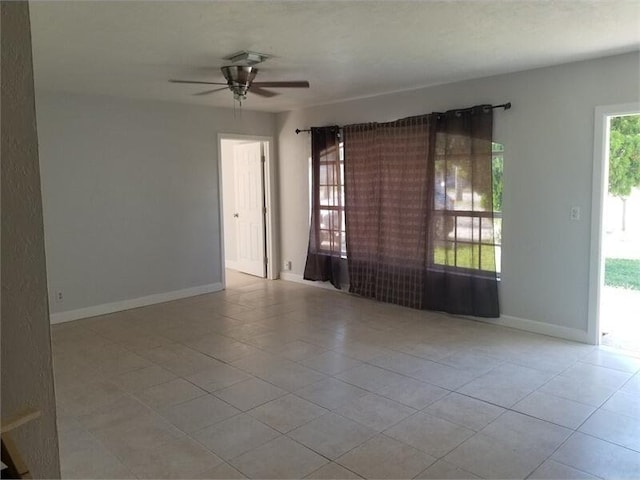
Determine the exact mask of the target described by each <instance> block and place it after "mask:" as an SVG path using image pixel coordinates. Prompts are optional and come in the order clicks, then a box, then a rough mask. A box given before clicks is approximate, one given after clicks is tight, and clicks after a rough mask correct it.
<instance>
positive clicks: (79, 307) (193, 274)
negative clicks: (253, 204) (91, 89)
mask: <svg viewBox="0 0 640 480" xmlns="http://www.w3.org/2000/svg"><path fill="white" fill-rule="evenodd" d="M36 108H37V117H38V118H37V119H38V127H39V132H40V163H41V169H42V188H43V200H44V220H45V238H46V249H47V257H48V258H47V261H48V263H47V267H48V278H49V287H50V292H51V295H50V296H51V306H52V311H53V312H54V313H60V312H67V313H66V314H62V315H58V316H57V318H58V319H69V318H74V317H77V316H79V315H81V316H84V315H88V314H91V313H96V312H97V313H99V312H100V308H98V309H96V308H93V307H96V306H101V305H102V306H104V305H107V307H109V308H111V307H110V306H111V304H113V303H114V302H115V303H116V306H118V304H119V303H121V302H125V303H126V301H127V300H131V299H137V298H141V297H147V296H151V295H157V294H164V293H167V292H182V291H184V290H188V292H193V291H203V290H206V289H208V288H219V287H220V284H219V282H220V281H221V265H220V258H221V245H220V216H219V197H218V185H219V183H218V165H217V161H218V152H217V150H218V147H217V142H218V133H235V134H252V135H273V134H274V126H275V117H274V115H273V114H267V113H258V112H251V111H243V112H242V115H241V116H238V117H237V118H236V117H234V113H233V110H230V109H215V108H206V107H199V106H186V105H177V104H171V103H163V102H150V101H134V100H126V99H114V98H109V97H98V96H84V95H82V96H80V95H70V94H63V93H44V92H41V94H40V95H38V98H37V103H36ZM58 291H62V292H63V296H64V300H63V302H62V303H60V302H56V301H55V299H54V298H53V297H54V295H55V292H58ZM157 299H158V297H152V298H151V300H157ZM125 306H132V304H131V302H129V303H126V305H125ZM89 307H91V308H89ZM107 307H105V308H107ZM87 309H88V310H87ZM69 312H71V313H69ZM54 320H55V318H54Z"/></svg>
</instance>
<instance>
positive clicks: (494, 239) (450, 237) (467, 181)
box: [433, 142, 504, 273]
mask: <svg viewBox="0 0 640 480" xmlns="http://www.w3.org/2000/svg"><path fill="white" fill-rule="evenodd" d="M503 166H504V145H502V144H499V143H495V142H493V143H492V178H491V186H492V189H491V190H492V193H491V195H490V194H489V193H488V192H487V193H484V192H478V191H476V190H474V188H473V175H474V173H476V172H474V169H473V167H472V165H471V160H470V159H469V158H466V157H465V158H461V159H460V160H458V161H457V160H455V159H454V160H452V161H449V162H448V164H445V162H444V161H442V160H436V176H435V185H434V187H435V190H434V205H433V211H434V215H435V223H434V226H435V228H434V230H435V231H434V237H435V241H434V249H433V263H434V264H435V265H447V266H455V267H458V268H461V269H471V270H485V271H491V272H493V271H495V272H498V273H499V272H500V261H501V239H502V172H503ZM476 175H477V173H476ZM478 183H483V182H478ZM485 183H486V182H485ZM487 184H488V183H487ZM491 222H493V228H491V227H492V225H491ZM494 265H495V270H494Z"/></svg>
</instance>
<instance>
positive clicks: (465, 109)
mask: <svg viewBox="0 0 640 480" xmlns="http://www.w3.org/2000/svg"><path fill="white" fill-rule="evenodd" d="M472 108H474V107H470V108H459V109H455V110H450V111H452V112H466V111H469V110H471V109H472ZM496 108H504V109H505V110H509V109H510V108H511V102H507V103H503V104H502V105H491V110H494V109H496ZM436 113H439V112H436ZM338 128H342V127H338ZM310 131H311V129H310V128H306V129H302V130H301V129H299V128H296V135H298V134H299V133H300V132H310Z"/></svg>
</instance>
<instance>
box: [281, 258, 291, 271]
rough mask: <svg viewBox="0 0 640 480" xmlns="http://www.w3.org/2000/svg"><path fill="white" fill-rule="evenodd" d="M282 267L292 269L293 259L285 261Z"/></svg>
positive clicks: (286, 269)
mask: <svg viewBox="0 0 640 480" xmlns="http://www.w3.org/2000/svg"><path fill="white" fill-rule="evenodd" d="M282 269H283V270H284V271H287V272H288V271H290V270H291V260H287V261H286V262H284V264H283V265H282Z"/></svg>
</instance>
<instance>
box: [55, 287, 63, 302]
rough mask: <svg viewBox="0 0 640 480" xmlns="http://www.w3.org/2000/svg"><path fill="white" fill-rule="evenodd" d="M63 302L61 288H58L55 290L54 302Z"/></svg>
mask: <svg viewBox="0 0 640 480" xmlns="http://www.w3.org/2000/svg"><path fill="white" fill-rule="evenodd" d="M62 302H64V295H63V294H62V291H61V290H58V291H57V292H56V303H62Z"/></svg>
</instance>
